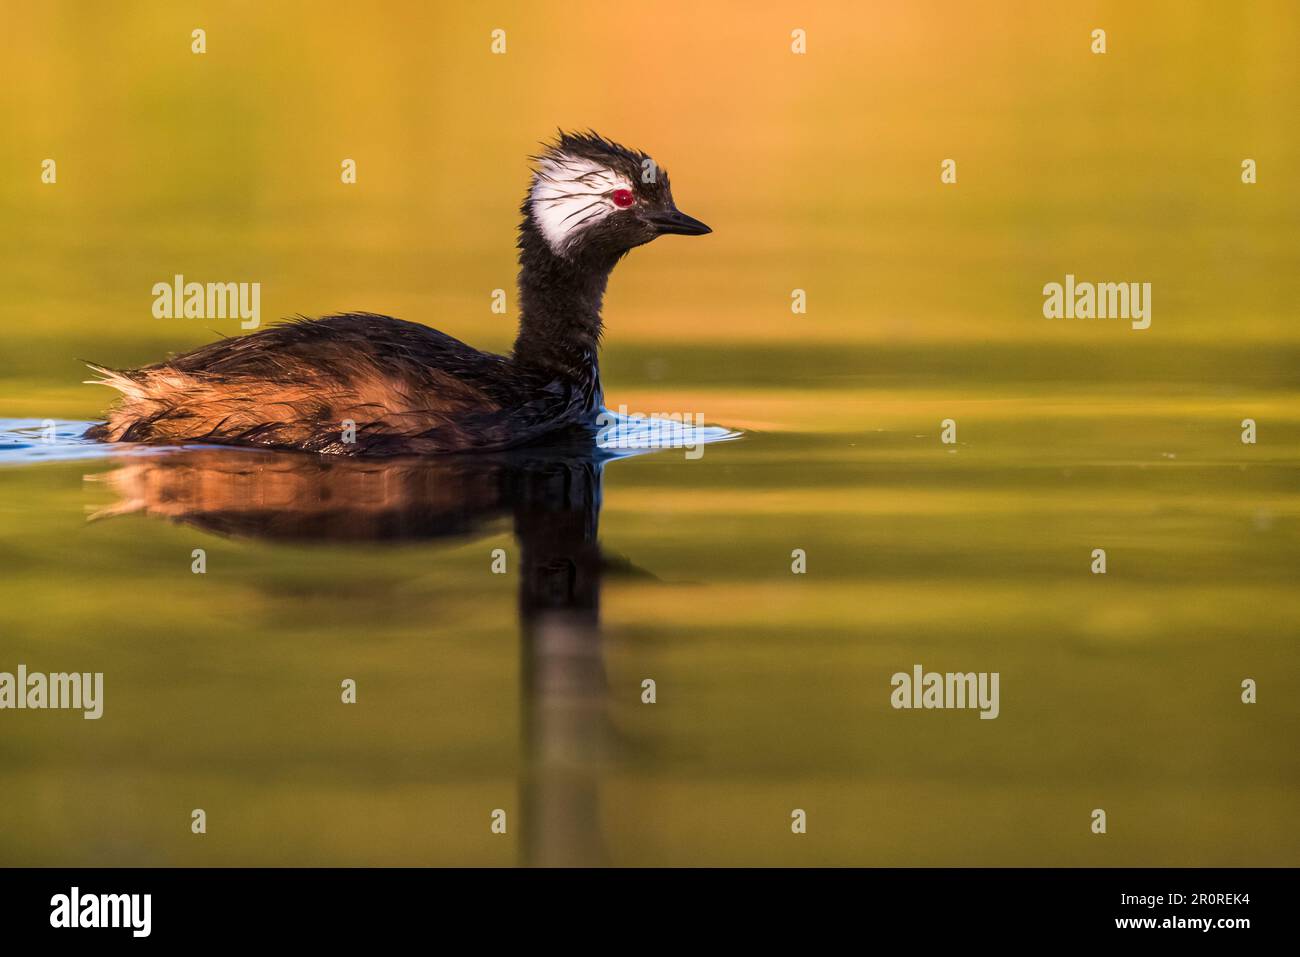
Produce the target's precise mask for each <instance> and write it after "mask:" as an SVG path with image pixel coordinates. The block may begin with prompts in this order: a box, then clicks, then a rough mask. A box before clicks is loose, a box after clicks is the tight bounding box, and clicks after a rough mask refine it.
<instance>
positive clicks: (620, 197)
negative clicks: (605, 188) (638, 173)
mask: <svg viewBox="0 0 1300 957" xmlns="http://www.w3.org/2000/svg"><path fill="white" fill-rule="evenodd" d="M609 198H610V199H612V200H613V201H614V205H615V206H617V207H618V208H619V209H627V208H628V207H629V206H631V205H632V204H633V203H635V202H636V197H635V196H633V195H632V191H631V190H630V189H616V190H614V192H612V193H610V194H609Z"/></svg>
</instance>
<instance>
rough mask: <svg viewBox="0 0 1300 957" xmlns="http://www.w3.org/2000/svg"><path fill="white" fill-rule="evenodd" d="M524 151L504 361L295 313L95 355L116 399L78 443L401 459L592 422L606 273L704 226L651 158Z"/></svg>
mask: <svg viewBox="0 0 1300 957" xmlns="http://www.w3.org/2000/svg"><path fill="white" fill-rule="evenodd" d="M533 160H534V169H533V175H532V181H531V184H530V186H529V190H528V194H527V196H526V197H525V199H524V202H523V206H522V208H521V212H522V213H523V221H522V223H521V224H520V226H519V241H518V246H519V303H520V317H519V334H518V336H517V338H516V339H515V344H514V348H513V351H512V352H511V353H510V354H509V355H504V356H503V355H495V354H493V353H489V352H480V351H479V350H477V349H474V348H472V347H470V346H468V345H466V344H465V343H463V342H460V341H459V340H457V339H453V338H452V337H451V336H449V335H446V334H445V333H441V332H438V331H437V330H436V329H431V328H429V327H428V326H422V325H419V324H418V323H414V322H406V321H404V320H401V319H393V318H391V317H389V316H380V315H374V314H370V313H347V314H343V315H334V316H326V317H324V318H320V319H305V318H299V319H295V320H289V321H287V322H282V323H279V324H277V325H274V326H270V327H268V328H266V329H264V330H262V331H260V332H255V333H252V334H250V335H246V336H240V337H237V338H231V339H223V340H221V341H220V342H214V343H211V344H210V345H206V346H203V347H201V348H199V349H195V350H194V351H192V352H187V353H185V354H184V355H180V356H175V357H173V358H171V359H168V360H167V361H165V362H159V363H157V364H155V365H151V366H145V367H143V368H140V369H130V370H114V369H107V368H104V367H102V366H98V365H93V364H91V366H90V367H91V368H92V369H93V370H95V371H96V372H98V373H99V374H100V375H101V376H102V378H100V379H94V380H90V381H92V382H95V383H102V384H104V385H108V386H112V387H113V388H115V389H118V390H119V391H120V392H121V393H122V394H123V400H122V402H121V404H120V405H119V406H118V407H117V408H115V409H112V410H110V411H109V413H108V421H107V422H105V423H103V424H101V425H96V426H94V427H92V428H91V429H90V430H89V431H87V433H86V436H87V437H88V438H94V439H101V440H104V441H108V442H146V443H168V444H177V443H184V442H199V443H214V444H219V445H245V446H247V445H255V446H265V447H271V448H283V449H300V450H303V451H310V452H324V453H331V454H336V455H402V454H427V453H436V452H461V451H477V450H483V451H488V450H496V449H505V448H511V447H514V446H519V445H525V444H528V443H531V442H535V441H537V440H538V439H540V438H541V437H543V436H546V435H548V434H550V433H553V432H559V431H563V430H568V429H573V428H583V429H592V428H594V426H593V422H594V421H595V418H596V416H598V415H599V414H600V412H601V409H602V405H603V395H602V392H601V386H600V366H599V361H598V355H597V351H598V349H599V345H600V335H601V317H600V309H601V300H602V299H603V298H604V294H605V284H606V282H607V281H608V279H609V274H610V271H611V270H612V269H613V268H614V266H615V264H616V263H617V262H618V261H619V260H620V259H621V258H622V257H623V256H624V255H625V254H626V253H627V252H628V251H629V250H631V249H633V248H634V247H636V246H640V245H643V244H645V243H648V242H650V241H651V240H652V239H654V238H656V237H657V236H662V235H665V234H676V235H682V236H702V235H704V234H705V233H708V232H711V230H710V229H709V227H708V226H706V225H704V224H703V223H702V222H700V221H699V220H697V219H693V218H691V217H690V216H687V215H686V214H684V213H682V212H680V211H679V210H678V209H677V207H676V205H675V204H674V203H673V196H672V191H671V189H670V188H669V182H668V174H667V172H666V171H665V170H664V169H663V168H662V167H658V166H656V165H655V164H654V162H653V161H652V160H651V159H650V157H648V156H647V155H646V154H644V153H641V152H639V151H636V150H630V149H628V148H626V147H624V146H620V145H619V144H617V143H614V142H611V141H610V140H607V139H605V138H604V137H602V136H599V135H598V134H596V133H594V132H589V133H560V134H559V136H558V138H557V139H556V140H555V141H554V142H553V143H551V144H549V145H548V146H546V148H545V149H544V150H543V152H542V153H541V155H539V156H536V157H533ZM350 425H351V426H352V427H349V426H350Z"/></svg>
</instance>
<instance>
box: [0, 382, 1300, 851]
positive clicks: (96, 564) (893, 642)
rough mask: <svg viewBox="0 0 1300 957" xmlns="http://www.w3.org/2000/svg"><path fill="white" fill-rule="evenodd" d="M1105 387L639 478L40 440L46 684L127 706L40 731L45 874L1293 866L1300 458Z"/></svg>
mask: <svg viewBox="0 0 1300 957" xmlns="http://www.w3.org/2000/svg"><path fill="white" fill-rule="evenodd" d="M851 401H859V402H861V403H862V408H863V409H864V410H866V411H867V412H868V413H869V414H878V415H881V416H883V417H884V418H888V417H889V415H890V414H891V413H890V412H889V411H888V409H887V407H886V405H885V403H884V402H883V401H881V400H874V401H875V404H873V400H872V399H871V398H870V396H869V395H866V394H841V393H838V392H836V391H834V390H833V389H827V391H826V394H824V395H822V396H821V397H820V398H819V399H818V404H822V403H847V402H851ZM1090 406H1091V403H1086V402H1085V403H1078V402H1076V403H1060V402H1057V403H1049V402H1046V401H1040V400H1033V399H1011V398H1008V399H1004V400H1002V401H999V402H981V403H974V404H972V403H966V404H961V403H958V404H957V405H956V406H955V408H956V411H955V413H954V417H955V418H956V419H957V420H958V423H959V443H958V445H957V446H956V447H955V448H945V447H944V446H942V445H941V444H940V443H939V440H938V429H937V427H933V428H930V429H928V430H925V431H912V430H910V429H902V428H898V427H894V428H886V429H883V430H869V431H858V432H848V431H845V432H828V433H824V434H814V435H810V434H802V435H800V434H790V433H761V432H760V433H756V434H749V435H746V436H745V437H744V438H743V439H741V440H740V441H735V442H730V443H723V444H720V445H708V446H703V447H702V451H703V454H702V456H701V457H700V458H698V459H696V460H687V459H686V458H685V455H684V453H682V452H680V451H674V450H661V451H658V452H654V453H649V454H644V455H637V456H633V457H629V458H623V459H616V460H611V461H605V462H603V463H602V462H601V461H598V460H596V459H594V458H593V457H591V456H573V455H565V454H557V455H516V456H507V457H492V458H490V459H474V458H469V459H446V460H436V461H428V462H402V463H396V464H392V463H390V464H365V463H360V464H359V463H352V462H334V461H330V460H324V461H322V460H321V459H319V458H317V457H314V456H297V455H289V454H276V453H258V452H242V451H224V450H211V449H210V450H195V449H191V450H186V451H174V452H169V453H152V454H129V453H128V454H118V455H111V456H104V455H103V454H102V451H103V450H102V449H95V448H91V449H85V448H80V449H78V448H76V447H73V448H68V447H67V445H66V444H64V443H62V442H60V443H58V444H56V446H55V447H54V449H52V450H50V449H47V450H46V451H47V454H48V455H50V456H52V457H54V458H56V459H57V458H58V457H60V456H61V455H67V454H69V453H71V454H87V453H98V454H97V457H94V458H89V459H82V460H74V461H39V462H37V461H30V460H29V461H26V462H23V461H21V460H20V461H17V462H15V461H14V459H15V458H19V459H22V458H30V455H31V454H32V453H31V451H22V450H19V449H18V448H17V446H18V444H19V443H18V442H16V441H14V440H13V436H14V433H12V432H10V433H8V435H7V438H8V439H9V441H8V442H7V443H6V445H7V446H8V447H7V450H6V451H5V452H4V455H5V456H6V457H7V459H8V464H7V466H6V467H3V468H0V483H3V484H4V493H5V494H4V495H3V498H2V499H0V500H2V501H3V502H5V503H6V504H5V506H4V509H5V521H4V523H3V532H2V533H0V534H2V535H3V537H2V538H0V555H2V556H3V561H4V564H5V568H6V574H5V576H4V580H3V586H0V587H3V589H4V592H3V605H4V608H5V609H6V612H5V617H6V622H7V624H6V628H5V636H4V638H5V640H4V650H5V655H6V657H5V661H6V664H8V665H16V664H17V663H18V662H25V663H27V664H28V666H29V668H31V669H33V670H36V669H38V668H44V669H46V670H51V671H52V670H60V669H63V668H75V669H77V670H89V671H103V672H104V673H105V676H106V677H105V681H106V693H105V696H106V703H105V716H104V717H103V718H102V719H100V720H99V721H97V722H87V721H83V720H81V719H80V718H79V717H78V716H76V715H75V714H69V713H55V712H31V711H28V712H8V713H7V714H6V716H5V720H6V723H7V725H8V729H9V730H8V731H7V733H6V734H5V735H4V737H3V739H0V741H2V742H3V743H2V744H0V748H2V749H3V757H4V761H3V767H4V771H3V777H4V789H5V793H6V795H7V800H6V802H5V804H4V810H3V815H4V827H3V828H2V829H0V834H2V835H3V836H2V837H0V841H2V842H3V843H2V845H0V846H2V847H3V852H4V854H3V856H4V859H5V860H6V861H8V862H13V863H52V862H61V863H62V862H66V863H94V864H108V863H123V862H125V863H140V864H144V863H176V864H199V863H221V864H235V863H263V864H270V863H289V862H292V863H318V864H325V863H346V864H363V863H402V864H424V863H439V864H441V863H447V864H451V863H459V864H481V863H485V864H508V863H515V862H523V863H569V862H611V863H617V864H641V863H649V864H668V863H690V864H700V863H760V862H777V863H835V864H849V863H873V864H918V863H947V864H977V863H990V862H991V863H1002V864H1011V863H1042V864H1062V863H1088V864H1101V863H1108V862H1118V863H1124V864H1139V863H1152V862H1160V863H1170V864H1173V863H1181V864H1191V863H1211V862H1213V863H1247V862H1260V861H1267V862H1273V863H1288V862H1294V860H1295V854H1296V843H1295V838H1294V829H1293V827H1292V825H1291V821H1292V817H1293V815H1294V813H1295V811H1296V810H1297V808H1296V788H1295V784H1296V771H1297V767H1296V761H1297V759H1296V753H1295V749H1294V748H1293V747H1291V743H1293V742H1294V735H1295V732H1296V730H1297V727H1296V711H1295V708H1294V705H1293V703H1292V702H1293V701H1294V699H1295V695H1296V694H1297V692H1300V688H1297V683H1298V682H1297V676H1296V669H1295V667H1294V660H1295V658H1294V656H1295V640H1296V637H1297V633H1296V622H1297V621H1298V620H1300V614H1297V613H1298V612H1300V607H1298V606H1300V599H1298V598H1297V592H1296V589H1295V588H1294V569H1295V565H1296V560H1297V558H1298V557H1300V536H1298V535H1297V522H1296V518H1297V514H1296V512H1297V498H1296V492H1297V479H1296V472H1295V463H1294V462H1293V461H1291V460H1289V459H1286V458H1278V457H1277V456H1275V455H1270V454H1269V453H1268V452H1266V451H1264V450H1263V449H1261V448H1259V447H1250V446H1243V445H1242V444H1241V443H1240V441H1239V440H1238V438H1237V431H1236V428H1235V423H1234V422H1233V421H1232V419H1231V416H1229V415H1228V414H1227V413H1228V409H1227V408H1224V409H1222V410H1216V409H1215V408H1214V407H1213V406H1207V407H1205V408H1204V410H1203V412H1202V413H1201V414H1200V415H1199V416H1190V417H1189V416H1187V415H1185V414H1183V415H1180V416H1178V417H1177V420H1176V421H1175V420H1174V419H1173V418H1162V417H1159V416H1153V415H1150V414H1142V413H1138V412H1136V411H1135V410H1134V409H1129V408H1123V407H1121V408H1119V409H1107V410H1106V411H1105V414H1104V416H1099V415H1098V414H1097V413H1096V411H1095V410H1094V409H1092V408H1090ZM873 409H874V410H875V412H871V410H873ZM1220 413H1222V414H1220ZM11 424H12V423H11ZM918 428H919V426H918ZM28 435H29V436H30V433H28ZM41 448H42V444H41V443H40V442H37V443H35V444H34V445H33V446H32V449H33V450H35V451H36V452H38V453H39V452H40V451H41ZM1262 451H1263V452H1264V454H1262V455H1261V454H1259V453H1260V452H1262ZM1099 546H1102V547H1105V548H1106V549H1107V551H1108V558H1109V562H1108V564H1109V567H1108V574H1107V575H1106V576H1105V577H1100V576H1094V575H1092V574H1090V573H1089V565H1090V553H1091V549H1092V548H1094V547H1099ZM194 548H202V549H205V550H206V553H207V572H206V574H204V575H196V574H193V573H192V572H191V561H192V560H191V551H192V549H194ZM795 548H802V549H804V550H805V552H806V554H807V556H808V570H807V574H805V575H794V574H792V573H791V552H792V550H793V549H795ZM494 549H503V550H504V553H505V555H506V568H507V571H506V573H505V574H493V573H492V571H491V567H492V563H493V550H494ZM914 663H920V664H923V665H924V666H926V667H927V668H935V669H938V670H977V671H978V670H989V671H998V672H999V673H1000V674H1001V676H1002V678H1001V689H1002V690H1001V715H1000V716H999V718H998V719H997V720H995V721H981V720H978V719H977V718H976V715H975V713H973V712H969V711H965V712H956V711H949V712H936V711H932V712H906V711H894V710H892V709H891V708H890V707H889V704H888V694H889V691H890V686H889V679H890V676H891V675H892V674H893V673H894V672H896V671H900V670H910V668H911V666H912V665H913V664H914ZM1242 677H1253V678H1255V679H1256V680H1257V681H1258V683H1259V685H1260V688H1261V703H1260V704H1259V705H1257V706H1254V707H1247V706H1244V705H1242V704H1240V703H1238V684H1239V682H1240V680H1241V678H1242ZM344 678H353V679H355V680H356V681H357V684H358V703H357V704H356V705H350V706H348V705H343V704H341V703H340V700H339V695H340V690H339V684H340V682H341V681H342V680H343V679H344ZM646 678H652V679H654V680H655V682H656V683H657V703H655V704H653V705H649V704H643V703H641V700H640V699H641V683H642V681H643V680H644V679H646ZM87 795H93V800H89V801H88V800H87V799H86V796H87ZM1097 806H1102V807H1105V808H1107V810H1108V813H1109V814H1110V815H1111V819H1112V830H1111V833H1110V834H1109V835H1108V836H1107V839H1106V843H1105V844H1102V843H1101V842H1100V841H1099V840H1097V839H1095V838H1093V837H1092V836H1091V835H1090V834H1089V832H1088V829H1087V820H1088V819H1087V815H1088V813H1089V812H1090V811H1091V809H1092V808H1093V807H1097ZM193 807H203V808H204V809H205V810H206V811H207V812H208V815H209V820H210V822H211V823H210V833H209V834H208V835H206V836H205V837H204V838H202V839H199V838H195V837H193V836H191V835H190V834H189V831H188V812H189V809H191V808H193ZM796 807H797V808H803V809H805V810H806V811H807V812H808V813H809V816H810V826H809V832H808V834H807V835H805V836H803V837H800V838H795V837H793V836H792V835H791V834H790V832H789V825H788V822H789V815H790V811H791V809H793V808H796ZM496 808H501V809H505V810H506V811H507V814H508V822H509V828H510V829H509V831H508V833H507V834H506V835H504V836H500V835H497V836H494V835H492V834H490V833H489V830H488V823H489V814H490V812H491V811H492V810H493V809H496Z"/></svg>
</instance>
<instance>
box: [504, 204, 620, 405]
mask: <svg viewBox="0 0 1300 957" xmlns="http://www.w3.org/2000/svg"><path fill="white" fill-rule="evenodd" d="M617 261H618V259H617V257H615V258H614V259H612V260H610V261H604V260H603V259H601V258H599V257H592V256H587V257H582V256H578V257H575V258H567V257H564V256H558V255H556V254H555V253H554V252H553V251H552V250H551V247H550V244H549V243H547V241H546V238H545V237H544V236H542V234H541V231H540V230H539V229H538V228H537V226H536V224H534V223H533V221H532V219H531V217H529V216H528V214H527V212H526V211H525V214H524V222H523V225H522V226H521V227H520V229H519V310H520V315H519V335H518V337H517V338H516V339H515V346H514V351H513V353H512V356H511V358H512V360H513V361H514V362H515V363H516V365H518V366H519V367H521V368H524V369H528V370H530V371H537V372H540V373H542V374H545V375H555V376H560V377H562V378H566V379H570V380H586V381H599V378H600V362H599V349H600V334H601V329H602V326H601V319H600V308H601V303H602V301H603V300H604V297H605V284H606V283H607V282H608V281H609V274H610V271H611V270H612V269H613V268H614V265H615V263H617Z"/></svg>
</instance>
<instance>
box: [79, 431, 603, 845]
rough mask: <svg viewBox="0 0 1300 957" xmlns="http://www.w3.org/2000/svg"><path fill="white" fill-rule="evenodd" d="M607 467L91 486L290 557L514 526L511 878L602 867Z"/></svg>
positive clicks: (164, 471)
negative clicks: (273, 546)
mask: <svg viewBox="0 0 1300 957" xmlns="http://www.w3.org/2000/svg"><path fill="white" fill-rule="evenodd" d="M603 456H604V453H602V452H600V451H598V450H596V449H593V448H592V447H590V446H589V445H588V446H587V447H586V448H585V449H583V448H581V447H579V449H577V450H575V451H570V452H566V451H564V450H557V449H549V450H548V451H546V452H545V453H542V452H527V451H518V452H514V453H501V454H495V455H477V456H454V457H439V458H425V459H409V458H408V459H386V460H370V461H366V460H360V459H348V458H342V457H332V456H316V455H310V454H304V453H297V452H257V451H253V452H250V451H244V450H228V449H219V448H211V449H187V450H180V451H176V452H172V453H169V454H159V455H148V456H131V457H126V458H123V459H121V460H120V462H119V464H117V465H116V467H115V468H114V469H112V470H111V471H109V472H107V473H104V474H103V475H101V476H96V478H97V479H100V480H103V481H105V482H106V483H107V484H108V485H109V486H110V487H111V489H112V490H113V491H114V493H115V494H116V496H117V500H116V502H115V503H114V504H113V505H111V506H109V507H108V508H105V509H103V510H101V511H100V512H98V513H96V515H95V516H94V517H95V518H103V517H108V516H113V515H120V514H134V513H144V514H147V515H152V516H158V517H163V518H166V519H169V520H171V521H175V522H180V523H184V524H187V525H191V526H194V527H196V528H200V529H203V530H205V531H209V532H215V533H218V534H221V535H230V536H238V537H251V538H257V539H267V540H278V541H294V542H309V541H321V542H400V541H408V542H410V541H425V542H428V541H435V540H438V539H444V538H445V539H449V540H457V542H458V543H459V542H462V541H463V540H464V538H465V537H466V536H473V535H475V534H479V533H487V532H488V531H489V530H493V529H495V528H497V527H499V521H500V520H505V519H513V522H514V531H515V536H516V537H517V539H518V542H519V548H520V563H519V569H520V571H519V622H520V633H521V639H522V640H521V668H522V670H521V684H522V688H521V696H520V698H521V702H522V712H523V713H522V715H521V738H522V748H523V754H524V758H525V771H524V774H523V777H522V780H521V783H520V791H521V798H522V808H521V811H522V818H523V820H522V826H521V840H520V844H519V846H520V854H521V858H522V862H523V863H525V864H533V865H547V866H557V865H594V864H602V863H606V862H607V861H606V856H605V852H604V847H603V843H602V839H601V834H600V829H599V808H598V788H597V773H598V769H599V767H600V765H602V764H603V763H604V762H606V761H608V760H611V759H613V758H614V757H616V754H615V753H614V749H613V741H614V735H613V733H612V728H611V725H610V722H609V716H608V712H607V684H606V675H605V666H604V660H603V657H602V652H601V633H600V588H601V579H602V575H603V573H604V570H605V561H604V558H603V556H602V554H601V548H600V544H599V542H598V540H597V532H598V525H599V519H600V501H601V477H602V471H603V469H604V462H605V459H604V457H603Z"/></svg>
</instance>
